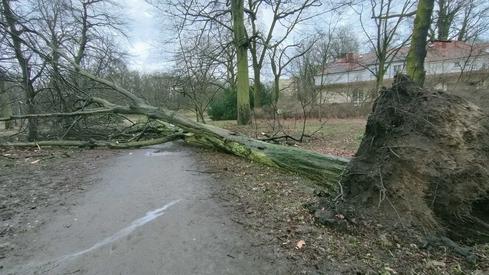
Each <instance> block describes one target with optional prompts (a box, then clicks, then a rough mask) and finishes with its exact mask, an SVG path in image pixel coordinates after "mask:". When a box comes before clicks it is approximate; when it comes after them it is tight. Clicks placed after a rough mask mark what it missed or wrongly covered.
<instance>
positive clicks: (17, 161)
mask: <svg viewBox="0 0 489 275" xmlns="http://www.w3.org/2000/svg"><path fill="white" fill-rule="evenodd" d="M114 154H117V151H115V150H112V151H108V150H80V149H67V148H65V149H41V150H39V149H5V148H3V149H0V270H1V266H2V264H1V261H2V259H4V258H7V257H8V256H9V255H11V254H12V253H14V252H15V251H16V250H17V249H19V248H21V247H22V246H24V245H25V244H23V243H22V238H19V236H21V234H23V233H26V232H28V231H34V230H36V229H37V228H38V227H39V226H41V225H42V224H44V223H46V222H49V220H50V218H51V216H54V215H53V213H55V212H57V211H66V210H67V209H68V208H69V207H70V206H72V204H73V202H72V201H71V198H72V197H73V196H75V195H77V194H79V193H80V192H84V191H85V190H87V189H88V188H89V186H90V185H91V184H93V183H94V182H96V178H95V177H94V173H95V171H96V169H97V168H98V167H100V166H101V165H103V160H104V159H106V158H107V157H109V156H112V155H114ZM0 273H1V272H0Z"/></svg>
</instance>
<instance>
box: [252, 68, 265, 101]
mask: <svg viewBox="0 0 489 275" xmlns="http://www.w3.org/2000/svg"><path fill="white" fill-rule="evenodd" d="M253 63H255V62H253ZM253 75H254V78H255V83H254V90H255V108H261V106H262V103H263V102H262V98H263V91H262V90H261V76H260V70H259V69H257V68H256V67H255V64H253Z"/></svg>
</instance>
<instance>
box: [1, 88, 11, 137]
mask: <svg viewBox="0 0 489 275" xmlns="http://www.w3.org/2000/svg"><path fill="white" fill-rule="evenodd" d="M11 115H12V106H11V105H10V98H9V96H8V94H7V91H6V90H5V83H4V82H3V81H2V80H1V79H0V117H10V116H11ZM11 128H12V123H11V121H5V129H11Z"/></svg>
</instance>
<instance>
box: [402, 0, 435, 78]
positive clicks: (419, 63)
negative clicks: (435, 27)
mask: <svg viewBox="0 0 489 275" xmlns="http://www.w3.org/2000/svg"><path fill="white" fill-rule="evenodd" d="M433 5H434V0H419V2H418V9H417V11H416V18H415V19H414V27H413V35H412V38H411V46H410V48H409V52H408V56H407V63H406V68H407V73H408V75H409V77H411V79H412V80H414V81H415V82H416V83H417V84H419V85H421V86H422V85H423V84H424V80H425V75H426V71H425V69H424V59H425V57H426V44H427V37H428V30H429V28H430V25H431V15H432V14H433Z"/></svg>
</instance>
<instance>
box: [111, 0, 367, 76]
mask: <svg viewBox="0 0 489 275" xmlns="http://www.w3.org/2000/svg"><path fill="white" fill-rule="evenodd" d="M119 3H120V5H121V7H122V8H123V9H124V11H123V12H124V13H125V14H127V17H128V18H127V23H128V32H127V34H128V42H127V43H128V44H127V48H128V52H129V54H130V61H129V67H130V69H133V70H138V71H141V72H154V71H165V70H169V69H171V67H172V64H173V61H172V56H173V54H172V53H171V52H172V51H173V50H175V45H168V44H167V43H165V41H164V40H165V39H167V40H168V39H169V38H170V37H172V36H173V34H172V33H171V31H172V30H171V28H169V27H168V28H165V25H166V24H169V22H166V24H165V22H164V19H165V18H163V17H162V12H161V11H159V10H157V9H156V8H154V7H153V6H151V5H150V4H148V3H146V1H145V0H120V2H119ZM272 15H273V13H272V11H271V10H267V9H261V14H259V21H260V23H259V24H261V25H262V27H264V28H267V26H269V25H270V23H271V18H272ZM329 22H333V23H337V22H341V23H340V24H338V26H339V25H346V26H348V27H351V28H352V30H354V32H356V33H357V36H358V37H361V36H362V33H361V30H360V27H359V24H358V14H355V13H354V12H353V11H352V10H351V9H345V10H344V13H343V14H342V15H341V16H340V15H338V14H335V15H333V14H327V15H323V16H318V17H316V18H314V19H313V20H311V21H308V23H306V24H302V25H300V26H298V27H297V28H296V30H295V35H293V36H291V37H290V39H289V42H290V43H292V42H294V40H296V39H298V37H304V36H306V35H307V33H308V32H309V31H311V30H314V29H316V30H317V29H321V28H323V29H326V28H327V26H328V24H329ZM280 32H281V31H280V27H277V30H276V33H277V34H278V35H280ZM165 45H166V46H165ZM264 73H265V72H264Z"/></svg>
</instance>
